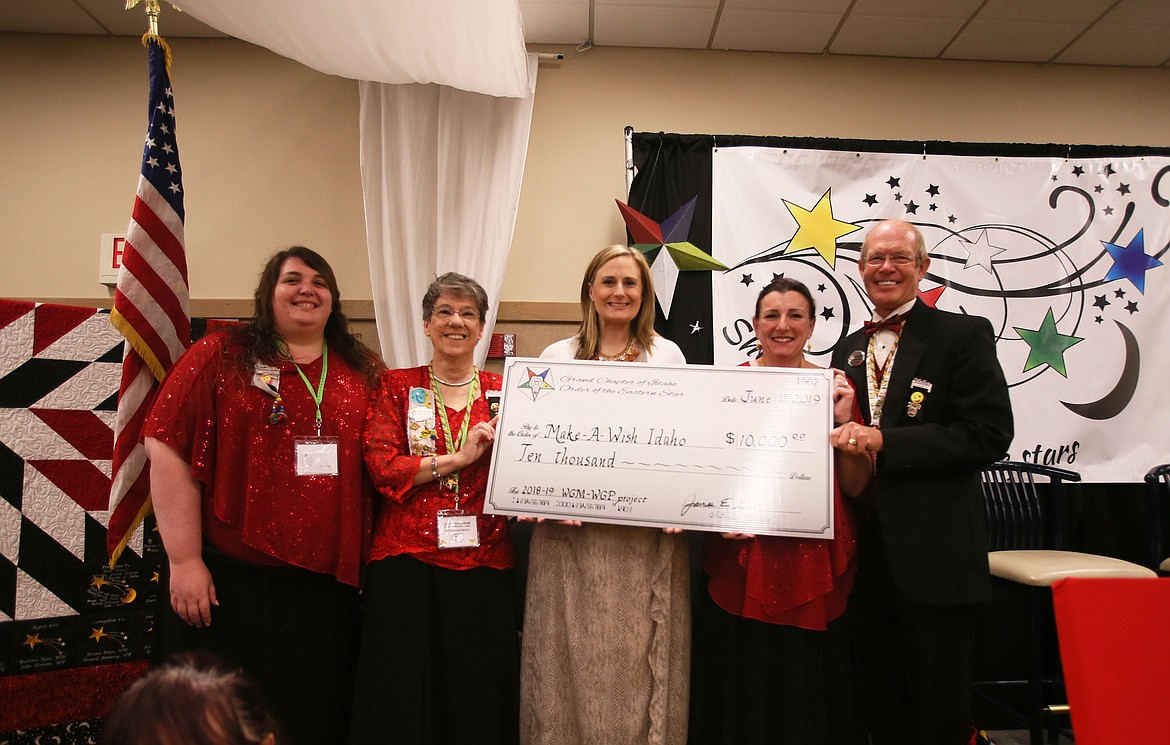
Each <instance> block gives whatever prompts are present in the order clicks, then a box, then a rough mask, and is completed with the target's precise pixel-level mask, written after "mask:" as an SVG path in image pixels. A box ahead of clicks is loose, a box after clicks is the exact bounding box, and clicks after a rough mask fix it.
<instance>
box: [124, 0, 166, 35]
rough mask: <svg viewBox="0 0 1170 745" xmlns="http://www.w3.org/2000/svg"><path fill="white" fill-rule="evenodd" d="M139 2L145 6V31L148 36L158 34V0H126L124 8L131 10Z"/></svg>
mask: <svg viewBox="0 0 1170 745" xmlns="http://www.w3.org/2000/svg"><path fill="white" fill-rule="evenodd" d="M139 2H142V3H143V5H144V7H145V8H146V23H147V30H146V33H147V34H149V35H150V36H158V14H159V13H160V12H161V8H160V7H159V0H126V10H131V9H132V8H134V6H136V5H138V3H139Z"/></svg>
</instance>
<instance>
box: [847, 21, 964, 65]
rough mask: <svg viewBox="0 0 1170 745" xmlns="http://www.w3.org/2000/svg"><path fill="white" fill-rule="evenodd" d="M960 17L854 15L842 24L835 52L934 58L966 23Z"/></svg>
mask: <svg viewBox="0 0 1170 745" xmlns="http://www.w3.org/2000/svg"><path fill="white" fill-rule="evenodd" d="M963 23H964V19H958V18H925V17H922V16H919V17H916V18H895V17H892V16H859V15H850V16H849V18H848V19H847V20H846V21H845V23H844V24H843V25H842V26H841V30H840V32H838V34H837V38H836V39H834V40H833V46H832V48H830V49H829V51H830V52H832V53H833V54H872V55H878V56H886V57H928V58H934V57H937V56H938V55H939V53H940V52H942V50H943V48H945V47H946V45H947V42H949V41H950V40H951V38H952V37H953V36H954V35H955V32H956V31H958V30H959V28H960V27H961V26H962V25H963Z"/></svg>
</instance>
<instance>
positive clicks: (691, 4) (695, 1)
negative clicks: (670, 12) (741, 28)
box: [596, 0, 719, 10]
mask: <svg viewBox="0 0 1170 745" xmlns="http://www.w3.org/2000/svg"><path fill="white" fill-rule="evenodd" d="M596 5H597V7H601V6H602V5H625V6H636V7H639V8H662V9H671V8H710V9H711V10H715V9H716V8H718V7H719V0H618V2H605V0H600V2H597V4H596Z"/></svg>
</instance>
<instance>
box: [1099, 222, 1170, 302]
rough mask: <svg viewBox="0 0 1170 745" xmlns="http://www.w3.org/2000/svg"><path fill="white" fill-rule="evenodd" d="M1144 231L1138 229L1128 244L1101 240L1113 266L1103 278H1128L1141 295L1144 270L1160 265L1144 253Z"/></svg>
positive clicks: (1144, 291)
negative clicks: (1122, 244)
mask: <svg viewBox="0 0 1170 745" xmlns="http://www.w3.org/2000/svg"><path fill="white" fill-rule="evenodd" d="M1145 232H1146V231H1145V229H1144V228H1143V229H1142V230H1139V231H1138V232H1137V235H1135V236H1134V237H1133V240H1132V241H1130V242H1129V245H1128V246H1119V245H1117V244H1116V243H1107V242H1105V241H1102V243H1103V244H1104V245H1105V250H1106V251H1108V252H1109V256H1110V257H1112V259H1113V266H1112V267H1110V268H1109V273H1108V274H1107V275H1105V280H1106V281H1110V280H1114V279H1128V280H1129V281H1130V282H1132V283H1133V286H1134V287H1136V288H1137V290H1138V292H1140V293H1142V294H1143V295H1144V294H1146V272H1147V271H1149V270H1150V269H1153V268H1154V267H1159V266H1162V262H1160V261H1158V260H1157V259H1155V258H1154V257H1153V256H1150V255H1149V254H1147V253H1146V237H1145Z"/></svg>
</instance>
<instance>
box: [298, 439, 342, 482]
mask: <svg viewBox="0 0 1170 745" xmlns="http://www.w3.org/2000/svg"><path fill="white" fill-rule="evenodd" d="M296 448H297V450H296V455H297V475H298V476H336V475H337V438H336V437H298V438H297V439H296Z"/></svg>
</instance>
